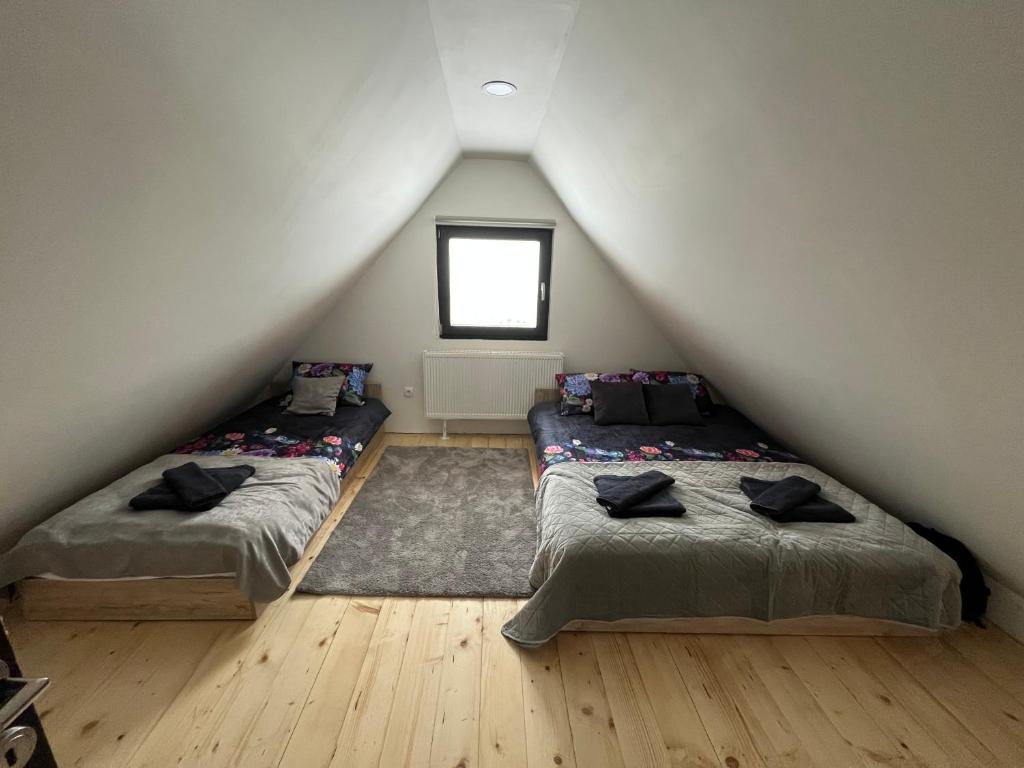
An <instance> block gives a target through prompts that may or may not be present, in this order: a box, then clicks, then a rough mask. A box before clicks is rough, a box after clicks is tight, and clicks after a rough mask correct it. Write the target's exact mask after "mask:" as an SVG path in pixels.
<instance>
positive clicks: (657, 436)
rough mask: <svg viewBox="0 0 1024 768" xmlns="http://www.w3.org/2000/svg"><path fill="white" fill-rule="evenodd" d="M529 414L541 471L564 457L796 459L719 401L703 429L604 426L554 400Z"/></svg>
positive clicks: (591, 459)
mask: <svg viewBox="0 0 1024 768" xmlns="http://www.w3.org/2000/svg"><path fill="white" fill-rule="evenodd" d="M528 418H529V422H530V431H531V433H532V434H533V441H534V444H535V445H536V446H537V463H538V466H539V467H540V471H541V472H543V471H544V470H546V469H548V468H549V467H552V466H554V465H555V464H561V463H563V462H567V461H575V462H604V461H751V462H754V461H756V462H771V461H786V462H798V461H800V458H799V457H798V456H797V455H796V454H794V453H791V452H789V451H787V450H785V449H784V448H783V447H782V446H780V445H779V444H778V443H777V442H775V440H774V439H773V438H771V437H769V436H768V435H767V434H765V433H764V432H763V431H762V430H761V429H760V428H759V427H757V425H755V424H753V423H752V422H751V421H749V420H748V419H747V418H746V417H745V416H743V415H742V414H741V413H739V412H738V411H735V410H733V409H731V408H728V407H726V406H721V405H719V406H716V407H715V411H714V414H713V415H711V416H705V419H704V420H705V425H704V426H702V427H691V426H684V425H673V426H640V425H616V426H608V427H602V426H599V425H597V424H595V423H594V419H593V417H592V416H591V415H590V414H586V413H584V414H579V415H571V416H561V415H559V404H558V403H541V404H539V405H536V406H534V407H533V409H532V410H531V411H530V414H529V417H528Z"/></svg>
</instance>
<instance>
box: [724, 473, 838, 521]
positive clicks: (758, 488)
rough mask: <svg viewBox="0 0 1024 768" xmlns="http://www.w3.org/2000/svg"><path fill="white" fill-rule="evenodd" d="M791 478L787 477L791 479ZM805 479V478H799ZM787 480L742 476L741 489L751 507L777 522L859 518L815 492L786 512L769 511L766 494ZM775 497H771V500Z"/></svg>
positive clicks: (814, 484) (816, 486) (815, 485)
mask: <svg viewBox="0 0 1024 768" xmlns="http://www.w3.org/2000/svg"><path fill="white" fill-rule="evenodd" d="M789 479H791V478H786V480H789ZM799 479H800V480H803V478H799ZM783 482H785V480H758V479H756V478H753V477H741V478H740V490H742V491H743V493H744V494H745V495H746V497H747V498H748V499H750V500H751V504H750V508H751V509H753V510H754V511H755V512H760V513H761V514H763V515H766V516H768V517H769V518H771V519H772V520H774V521H775V522H776V523H855V522H857V518H855V517H854V516H853V515H851V514H850V513H849V512H847V511H846V510H845V509H843V508H842V507H840V506H839V505H838V504H834V503H832V502H831V501H826V500H825V499H823V498H821V497H820V496H818V495H817V492H815V495H814V496H812V497H811V499H810V500H809V501H805V502H803V503H802V504H800V505H798V506H796V507H793V508H791V509H789V510H787V511H785V512H777V513H772V512H767V511H765V510H766V507H765V506H764V505H763V504H761V500H762V498H763V497H764V494H765V493H767V492H769V491H773V490H774V488H775V487H776V486H778V485H779V484H780V483H783ZM804 482H807V483H809V484H810V485H813V486H814V487H815V488H818V489H819V490H820V486H818V485H817V484H816V483H811V482H810V481H808V480H805V481H804ZM773 498H777V497H772V496H770V497H769V500H770V501H771V500H772V499H773Z"/></svg>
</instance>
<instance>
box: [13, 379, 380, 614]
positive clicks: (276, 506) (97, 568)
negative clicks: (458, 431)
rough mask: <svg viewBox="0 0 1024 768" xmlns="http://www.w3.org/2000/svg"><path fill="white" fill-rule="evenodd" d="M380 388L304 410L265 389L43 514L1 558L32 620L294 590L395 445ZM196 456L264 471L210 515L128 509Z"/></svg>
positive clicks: (197, 605) (253, 610) (251, 603)
mask: <svg viewBox="0 0 1024 768" xmlns="http://www.w3.org/2000/svg"><path fill="white" fill-rule="evenodd" d="M379 394H380V388H379V385H374V384H368V385H367V395H368V397H367V398H366V404H365V405H364V406H362V407H359V408H355V407H341V408H338V409H337V411H336V413H335V415H334V416H293V415H289V414H286V413H284V409H283V408H282V407H281V405H280V403H279V401H278V398H273V399H270V400H267V401H264V402H262V403H260V404H258V405H256V406H254V407H253V408H250V409H249V410H247V411H245V412H244V413H242V414H240V415H238V416H236V417H233V418H231V419H229V420H227V421H226V422H224V423H223V424H220V425H218V426H217V427H215V428H214V429H212V430H210V431H209V432H208V433H206V434H204V435H202V436H200V437H198V438H196V439H194V440H190V441H189V442H188V443H186V444H184V445H182V446H180V447H179V448H178V449H176V450H175V451H174V452H172V453H171V454H168V455H165V456H162V457H160V458H158V459H156V460H155V461H153V462H150V463H149V464H146V465H144V466H142V467H139V468H138V469H136V470H135V471H133V472H131V473H129V474H128V475H126V476H125V477H123V478H121V479H119V480H117V481H115V482H114V483H112V484H111V485H109V486H107V487H105V488H103V489H101V490H99V491H97V492H96V493H95V494H92V495H90V496H88V497H86V498H85V499H83V500H81V501H80V502H78V503H77V504H74V505H72V506H71V507H69V508H67V509H66V510H63V511H62V512H60V513H58V514H57V515H55V516H54V517H52V518H50V519H49V520H47V521H45V522H44V523H42V524H41V525H40V526H37V527H36V528H35V529H33V530H32V531H30V532H29V533H27V534H26V535H25V536H24V537H23V538H22V540H21V541H20V542H19V543H18V545H16V546H15V548H14V549H12V550H11V551H10V552H8V553H7V554H5V555H4V556H3V557H2V558H0V582H2V583H12V582H14V581H18V587H17V589H18V594H19V597H20V602H21V605H22V610H23V613H24V615H25V617H26V618H29V619H87V620H105V619H133V620H144V619H253V618H256V616H258V615H259V613H260V611H261V610H262V607H263V606H264V605H266V604H267V603H269V602H271V601H273V600H274V599H276V598H277V597H280V596H281V595H283V594H285V593H286V592H287V591H288V589H289V588H290V585H291V583H292V580H293V577H294V576H295V575H296V574H295V573H294V571H295V570H296V569H297V568H298V567H299V564H300V563H301V562H303V561H304V558H303V553H304V551H306V550H308V549H309V548H311V547H313V546H315V543H316V542H317V541H319V540H320V539H322V538H323V537H324V536H325V535H326V533H327V532H329V530H328V529H329V528H330V527H331V526H332V525H333V523H334V522H336V521H337V515H336V514H332V512H333V511H334V510H335V507H336V505H337V502H338V500H339V498H340V497H341V495H342V494H343V493H344V491H345V489H346V487H347V486H348V485H349V484H350V482H351V481H353V480H354V479H355V478H356V477H358V476H361V475H362V473H361V472H359V468H360V466H361V464H362V463H363V460H364V459H365V458H366V457H369V456H370V455H371V454H373V453H374V452H376V451H377V450H378V449H379V447H380V446H381V444H382V442H383V436H384V430H383V429H382V426H383V424H384V421H385V419H386V418H387V417H388V416H389V415H390V411H389V410H388V409H387V407H386V406H385V405H384V404H383V403H382V402H381V401H380V399H379ZM281 459H288V460H286V461H282V460H281ZM188 461H195V462H196V463H198V464H199V465H200V466H204V467H223V466H231V465H234V464H250V465H252V466H254V467H255V468H256V474H255V475H254V476H253V477H252V478H250V479H249V480H247V481H246V482H245V483H244V484H243V485H242V486H241V487H240V488H238V489H237V490H236V491H235V492H234V493H232V494H231V495H229V496H228V497H227V499H225V500H224V502H222V503H221V504H220V505H219V506H218V507H215V508H214V509H212V510H209V511H207V512H203V513H201V514H193V515H189V514H188V513H182V512H176V511H173V510H149V511H146V512H133V511H131V510H130V509H129V508H128V505H127V502H128V500H129V499H130V498H132V496H134V495H136V494H137V493H139V492H141V491H142V490H144V489H145V488H148V487H150V486H152V485H153V484H155V483H156V482H157V481H158V480H159V479H160V476H161V473H162V472H163V471H164V470H165V469H167V468H169V467H172V466H177V465H180V464H183V463H186V462H188ZM307 559H308V558H307Z"/></svg>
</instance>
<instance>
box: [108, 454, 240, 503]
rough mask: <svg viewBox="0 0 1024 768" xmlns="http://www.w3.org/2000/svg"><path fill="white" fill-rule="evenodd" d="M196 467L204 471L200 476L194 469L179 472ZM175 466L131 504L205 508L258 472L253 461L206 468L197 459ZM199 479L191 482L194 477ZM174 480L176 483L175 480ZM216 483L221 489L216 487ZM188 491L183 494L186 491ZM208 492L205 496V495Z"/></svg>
mask: <svg viewBox="0 0 1024 768" xmlns="http://www.w3.org/2000/svg"><path fill="white" fill-rule="evenodd" d="M184 467H195V468H196V469H197V470H199V472H200V473H202V477H199V476H197V475H196V474H195V473H194V472H193V470H192V469H189V470H187V471H186V472H177V471H176V469H182V468H184ZM176 469H175V470H172V469H169V470H167V471H166V472H164V479H163V480H161V481H160V482H159V483H157V484H156V485H155V486H153V487H152V488H150V489H148V490H146V491H144V492H142V493H140V494H139V495H138V496H136V497H135V498H133V499H132V500H131V501H129V502H128V504H129V505H130V506H131V508H132V509H138V510H143V509H180V510H183V511H185V512H205V511H206V510H208V509H213V508H214V507H215V506H217V505H218V504H220V503H221V502H222V501H223V500H224V499H225V498H226V497H227V496H228V494H230V493H231V492H232V491H234V490H235V489H236V488H238V486H240V485H241V484H242V483H244V482H245V481H246V480H248V479H249V478H250V477H252V476H253V474H255V472H256V469H255V467H252V466H251V465H249V464H239V465H238V466H236V467H218V468H215V469H202V468H201V467H199V465H198V464H196V463H195V462H189V463H188V464H183V465H182V466H181V467H177V468H176ZM191 478H195V479H196V482H195V483H191V482H190V479H191ZM172 482H173V484H172ZM213 483H216V486H217V487H218V488H219V489H220V490H219V491H215V490H214V486H213ZM178 489H182V491H183V492H184V493H185V494H186V495H187V498H186V497H183V496H182V495H181V493H182V491H179V490H178ZM203 493H205V496H204V495H203Z"/></svg>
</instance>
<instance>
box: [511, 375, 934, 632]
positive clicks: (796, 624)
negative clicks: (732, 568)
mask: <svg viewBox="0 0 1024 768" xmlns="http://www.w3.org/2000/svg"><path fill="white" fill-rule="evenodd" d="M559 399H561V393H560V392H559V390H557V389H536V390H534V395H533V402H534V404H535V405H536V404H539V403H550V402H557V401H558V400H559ZM530 445H531V446H532V452H531V453H530V466H531V467H532V469H533V476H534V480H533V484H534V487H535V488H536V487H537V485H538V484H539V482H540V481H539V473H540V468H539V467H538V466H537V446H536V444H534V442H533V437H532V436H531V437H530ZM562 631H563V632H660V633H671V634H689V635H807V636H833V637H836V636H838V637H862V636H867V637H927V636H933V635H938V634H941V632H940V631H939V630H933V629H927V628H926V627H919V626H916V625H914V624H903V623H901V622H898V621H889V620H887V619H867V618H863V617H860V616H805V617H802V618H799V619H776V620H775V621H761V620H760V619H750V618H745V617H742V616H716V617H711V618H678V619H620V620H618V621H586V620H577V621H572V622H569V624H567V625H566V626H565V627H563V628H562Z"/></svg>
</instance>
